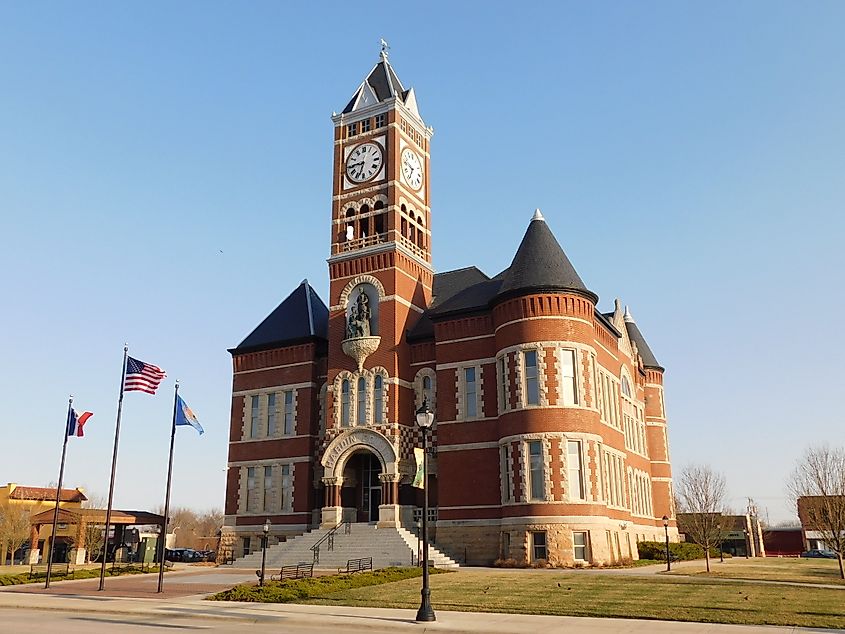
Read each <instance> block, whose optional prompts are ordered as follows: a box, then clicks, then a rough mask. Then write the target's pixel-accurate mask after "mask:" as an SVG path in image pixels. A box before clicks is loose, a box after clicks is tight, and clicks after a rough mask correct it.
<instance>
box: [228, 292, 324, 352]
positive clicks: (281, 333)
mask: <svg viewBox="0 0 845 634" xmlns="http://www.w3.org/2000/svg"><path fill="white" fill-rule="evenodd" d="M328 332H329V309H328V308H326V305H325V304H324V303H323V300H321V299H320V296H319V295H317V292H316V291H315V290H314V289H313V288H312V287H311V285H310V284H309V283H308V280H302V283H301V284H300V285H299V286H297V287H296V290H294V291H293V292H292V293H291V294H290V295H288V296H287V298H285V300H284V301H283V302H282V303H281V304H279V305H278V306H277V307H276V309H275V310H274V311H273V312H272V313H270V314H269V315H268V316H267V318H266V319H265V320H264V321H262V322H261V323H260V324H258V326H256V328H255V330H253V331H252V332H251V333H249V335H247V337H246V339H244V340H243V341H241V342H240V343H239V344H238V346H237V347H235V348H231V349H230V350H229V352H231V353H233V354H234V353H243V352H254V351H256V350H262V349H266V348H274V347H278V346H280V345H281V344H284V343H293V342H296V341H303V340H307V339H312V338H317V339H328Z"/></svg>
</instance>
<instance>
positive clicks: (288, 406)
mask: <svg viewBox="0 0 845 634" xmlns="http://www.w3.org/2000/svg"><path fill="white" fill-rule="evenodd" d="M293 431H294V420H293V390H285V420H284V428H283V432H284V434H285V436H290V435H292V434H293Z"/></svg>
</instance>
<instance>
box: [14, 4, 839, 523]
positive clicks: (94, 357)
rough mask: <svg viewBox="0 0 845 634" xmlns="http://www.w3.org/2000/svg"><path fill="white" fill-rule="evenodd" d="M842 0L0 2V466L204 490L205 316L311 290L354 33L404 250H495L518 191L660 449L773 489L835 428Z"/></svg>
mask: <svg viewBox="0 0 845 634" xmlns="http://www.w3.org/2000/svg"><path fill="white" fill-rule="evenodd" d="M843 20H845V5H843V4H841V3H835V2H813V3H797V2H796V3H784V2H732V3H729V2H717V3H712V2H710V3H704V2H701V3H690V2H667V3H657V2H648V3H628V4H625V3H611V2H597V3H558V2H556V3H548V4H538V3H509V4H502V3H491V2H473V3H470V2H465V3H464V2H462V3H454V2H452V3H426V5H425V8H422V5H419V4H409V3H405V4H402V3H397V4H393V5H367V6H365V7H363V8H361V7H357V6H350V5H349V4H348V3H330V2H320V3H310V4H309V5H308V6H305V7H296V6H294V5H292V4H291V5H287V4H286V3H273V2H269V3H263V2H251V3H234V2H180V3H165V2H145V3H126V2H124V3H115V2H88V3H82V4H80V3H71V2H48V3H25V2H16V3H10V2H2V1H0V90H2V98H1V99H0V218H2V225H0V227H2V234H3V237H4V247H3V249H2V250H1V251H0V271H2V273H0V276H2V277H0V279H2V284H1V285H0V291H2V299H3V309H2V311H0V332H2V335H1V336H2V344H3V345H2V350H3V357H4V362H3V363H2V364H0V398H1V399H2V414H0V425H2V428H3V438H4V442H3V443H2V445H0V482H7V481H16V482H19V483H25V484H46V483H48V482H50V481H51V480H55V479H56V476H57V473H56V472H57V467H58V458H59V451H60V448H61V447H60V443H61V433H62V426H63V423H64V415H65V407H66V402H67V401H66V399H67V396H68V394H69V393H73V394H74V395H75V396H76V403H77V404H78V407H79V409H90V410H92V411H94V412H95V417H94V418H93V419H92V420H91V421H90V422H89V424H88V426H87V436H86V438H85V439H83V440H78V439H72V440H71V446H70V448H69V455H68V466H67V471H66V482H67V483H68V484H70V485H84V486H86V487H87V488H88V489H89V490H91V491H93V492H94V493H99V494H101V495H104V494H105V493H106V492H107V489H108V475H109V466H110V458H111V443H112V440H113V433H114V421H115V414H116V401H117V391H118V387H119V379H120V362H121V358H122V346H123V343H124V342H128V343H129V345H130V354H132V355H133V356H135V357H137V358H139V359H141V360H144V361H148V362H151V363H156V364H158V365H160V366H162V367H163V368H164V369H165V370H166V371H167V372H168V375H169V378H168V379H167V381H166V382H165V383H164V384H163V388H162V390H161V391H160V392H159V394H158V395H157V396H156V397H150V396H146V395H142V394H139V393H132V394H128V395H127V396H126V400H125V403H124V417H123V427H122V434H121V444H120V465H119V470H118V474H117V485H116V490H115V504H116V505H117V506H118V507H120V508H151V507H155V506H157V505H159V504H161V503H162V499H163V493H164V481H165V476H166V466H167V465H166V459H167V449H168V434H169V424H170V412H171V406H172V387H173V379H176V378H178V379H179V380H180V381H181V389H180V393H181V394H182V396H183V397H184V398H185V400H186V401H187V402H188V403H189V404H190V405H191V407H192V408H193V409H194V411H195V412H196V413H197V415H198V416H199V418H200V421H201V422H202V424H203V426H204V427H205V429H206V432H207V433H206V434H205V435H204V436H202V437H201V438H199V437H197V436H196V433H195V432H194V431H193V430H192V429H190V428H182V429H180V430H179V432H178V438H177V450H176V451H177V453H176V465H175V475H174V489H173V499H174V503H175V504H177V505H190V506H194V507H195V508H198V509H204V508H212V507H222V502H223V493H224V473H225V471H224V469H225V465H226V451H227V448H226V438H227V430H228V420H229V408H230V390H231V362H230V357H229V355H228V353H227V352H226V349H227V348H229V347H232V346H234V345H236V344H237V343H238V342H239V341H240V340H241V339H242V338H243V337H244V336H246V334H248V333H249V332H250V330H251V329H252V328H253V327H254V326H255V325H256V324H257V323H258V322H259V321H261V319H263V318H264V316H265V315H266V314H267V313H268V312H269V311H270V310H272V308H273V307H275V306H276V305H277V304H278V302H279V301H281V300H282V299H283V298H284V297H285V296H286V295H287V294H288V293H289V292H290V291H291V290H292V289H293V288H294V287H295V286H296V285H297V284H298V283H299V282H300V281H301V280H302V279H303V278H306V277H307V278H308V279H309V280H310V281H311V282H312V284H314V286H315V287H316V288H317V289H318V290H319V291H320V293H321V295H322V296H323V297H325V295H326V288H327V267H326V263H325V258H326V257H327V256H328V253H329V224H328V222H329V215H330V195H331V193H330V187H331V150H332V145H331V138H332V137H331V135H332V129H331V121H330V115H331V113H332V111H335V110H338V111H339V110H340V109H342V108H343V106H344V105H345V103H346V101H347V100H348V98H349V97H350V96H351V94H352V92H353V91H354V89H355V88H356V86H357V85H358V83H359V82H360V81H361V79H363V77H364V76H365V74H366V73H367V72H368V71H369V69H370V68H371V66H372V64H373V63H375V61H376V59H377V52H378V40H379V38H380V37H384V38H385V39H387V40H388V41H389V42H390V44H391V47H392V48H391V61H392V62H393V64H394V66H395V68H396V69H397V72H398V73H399V76H400V77H401V78H402V80H403V82H404V83H405V84H406V85H413V86H414V87H415V88H416V90H417V96H418V100H419V104H420V109H421V112H422V115H423V117H424V118H425V119H426V121H427V123H428V124H429V125H432V126H433V127H434V129H435V137H434V140H433V145H432V166H431V172H432V174H431V178H432V205H433V209H432V224H433V227H432V229H433V232H434V236H433V250H434V260H435V266H436V268H437V269H438V270H441V271H442V270H448V269H451V268H457V267H461V266H467V265H471V264H475V265H477V266H479V267H480V268H482V269H483V270H484V271H486V272H487V273H488V274H491V275H493V274H495V273H498V272H499V271H500V270H501V269H503V268H505V267H506V266H507V265H508V264H509V263H510V260H511V258H512V257H513V254H514V253H515V251H516V247H517V245H518V242H519V239H520V237H521V235H522V233H523V232H524V231H525V228H526V227H527V225H528V222H529V220H530V217H531V214H532V212H533V210H534V208H535V207H540V208H541V209H542V210H543V213H544V215H545V217H546V219H547V221H548V223H549V225H550V227H551V228H552V230H553V231H554V232H555V235H556V236H557V238H558V240H559V241H560V242H561V244H562V245H563V247H564V249H565V250H566V252H567V254H568V255H569V257H570V259H571V260H572V262H573V263H574V265H575V267H576V268H577V270H578V272H579V273H580V274H581V277H582V278H583V279H584V281H585V282H586V283H587V285H588V286H589V287H590V288H591V289H592V290H594V291H595V292H596V293H598V294H599V296H600V297H601V302H600V307H601V308H602V309H604V310H609V309H610V307H611V305H612V301H613V298H614V297H621V298H622V300H623V301H624V302H625V303H628V304H630V306H631V310H632V312H633V314H634V316H635V317H636V319H637V322H638V324H639V326H640V328H641V330H642V331H643V333H644V334H645V336H646V337H647V338H648V340H649V343H650V344H651V347H652V349H653V350H654V352H655V354H656V356H657V358H658V359H659V360H660V361H661V363H663V364H664V365H665V366H666V368H667V373H666V385H667V393H666V402H667V409H668V414H669V423H670V442H671V451H672V459H673V462H674V467H675V470H676V471H679V470H680V468H682V467H683V465H685V464H687V463H691V462H699V463H707V464H710V465H711V466H713V467H714V468H715V469H717V470H719V471H722V472H724V473H725V475H726V477H727V480H728V485H729V489H730V497H731V500H729V503H730V504H731V505H732V506H733V507H734V508H736V509H741V508H744V506H745V499H744V498H745V496H753V497H754V498H755V499H756V500H757V502H758V504H759V505H760V506H761V507H762V508H764V509H767V510H768V513H769V516H770V519H771V520H772V521H777V520H783V519H788V518H790V517H792V515H793V513H792V509H791V507H790V505H789V503H788V500H787V499H786V492H785V479H786V477H787V475H788V473H789V471H790V470H791V468H792V466H793V464H794V461H795V460H796V458H797V457H798V455H799V454H800V453H801V451H802V450H803V448H804V447H805V446H806V445H807V444H810V443H813V442H818V441H828V442H831V443H832V444H838V445H842V444H843V441H842V422H843V416H842V413H841V407H840V405H839V401H838V398H837V395H838V393H839V392H840V391H841V390H840V389H839V388H838V382H836V381H835V378H834V377H835V376H836V375H835V373H836V372H837V371H838V370H837V368H838V366H839V364H840V359H841V357H842V353H843V352H845V350H843V344H842V338H841V336H840V334H839V332H838V330H839V328H838V326H839V324H838V319H837V317H838V316H839V315H841V314H843V312H845V301H843V298H842V294H841V293H842V289H843V270H845V266H843V264H845V262H843V255H842V245H841V241H842V238H843V235H845V222H843V219H842V214H843V211H845V204H843V203H845V184H843V178H842V175H843V173H845V151H843V148H845V85H844V84H843V81H842V69H843V68H845V40H843V38H842V36H841V25H842V24H843Z"/></svg>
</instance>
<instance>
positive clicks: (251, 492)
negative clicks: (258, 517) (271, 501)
mask: <svg viewBox="0 0 845 634" xmlns="http://www.w3.org/2000/svg"><path fill="white" fill-rule="evenodd" d="M254 507H255V467H247V468H246V510H247V513H250V512H252V511H254V510H255V508H254Z"/></svg>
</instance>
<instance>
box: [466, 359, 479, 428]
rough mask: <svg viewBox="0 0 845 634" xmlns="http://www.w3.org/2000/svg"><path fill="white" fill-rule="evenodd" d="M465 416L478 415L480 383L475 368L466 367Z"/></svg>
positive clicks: (473, 416) (475, 416)
mask: <svg viewBox="0 0 845 634" xmlns="http://www.w3.org/2000/svg"><path fill="white" fill-rule="evenodd" d="M463 372H464V418H477V417H478V385H477V382H476V374H477V373H476V370H475V368H474V367H473V368H464V370H463Z"/></svg>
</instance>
